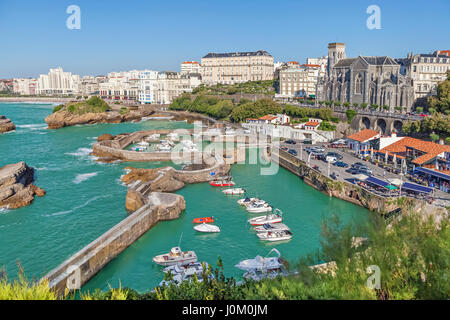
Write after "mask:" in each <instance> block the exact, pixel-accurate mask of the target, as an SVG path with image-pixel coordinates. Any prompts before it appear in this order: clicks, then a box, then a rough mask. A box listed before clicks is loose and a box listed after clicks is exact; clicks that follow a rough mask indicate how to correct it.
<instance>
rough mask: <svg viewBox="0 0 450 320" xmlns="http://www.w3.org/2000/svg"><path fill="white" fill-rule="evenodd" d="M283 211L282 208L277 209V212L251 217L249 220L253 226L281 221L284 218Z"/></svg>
mask: <svg viewBox="0 0 450 320" xmlns="http://www.w3.org/2000/svg"><path fill="white" fill-rule="evenodd" d="M281 216H282V213H281V210H280V209H276V210H275V213H270V214H267V215H265V216H260V217H256V218H252V219H249V220H248V222H249V223H250V224H251V225H252V226H262V225H265V224H266V223H280V222H281V221H283V218H282V217H281Z"/></svg>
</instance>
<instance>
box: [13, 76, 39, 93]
mask: <svg viewBox="0 0 450 320" xmlns="http://www.w3.org/2000/svg"><path fill="white" fill-rule="evenodd" d="M37 86H38V81H37V79H14V81H13V92H14V93H18V94H20V95H22V96H29V95H35V94H37V93H38V92H37Z"/></svg>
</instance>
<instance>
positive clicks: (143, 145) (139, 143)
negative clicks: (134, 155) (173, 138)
mask: <svg viewBox="0 0 450 320" xmlns="http://www.w3.org/2000/svg"><path fill="white" fill-rule="evenodd" d="M137 145H138V146H139V147H148V146H149V145H150V143H148V142H147V141H141V142H138V144H137Z"/></svg>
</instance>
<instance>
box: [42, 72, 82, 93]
mask: <svg viewBox="0 0 450 320" xmlns="http://www.w3.org/2000/svg"><path fill="white" fill-rule="evenodd" d="M79 82H80V76H79V75H75V74H74V75H73V74H72V73H71V72H64V70H63V69H62V68H61V67H59V68H57V69H50V72H49V73H48V74H41V75H40V77H39V79H38V90H37V91H38V93H39V94H45V95H71V94H75V93H76V92H77V90H78V83H79Z"/></svg>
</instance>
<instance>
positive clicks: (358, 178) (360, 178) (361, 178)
mask: <svg viewBox="0 0 450 320" xmlns="http://www.w3.org/2000/svg"><path fill="white" fill-rule="evenodd" d="M353 177H354V178H355V179H356V180H359V181H366V180H367V178H368V177H369V176H366V175H365V174H362V173H359V174H355V175H354V176H353Z"/></svg>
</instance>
